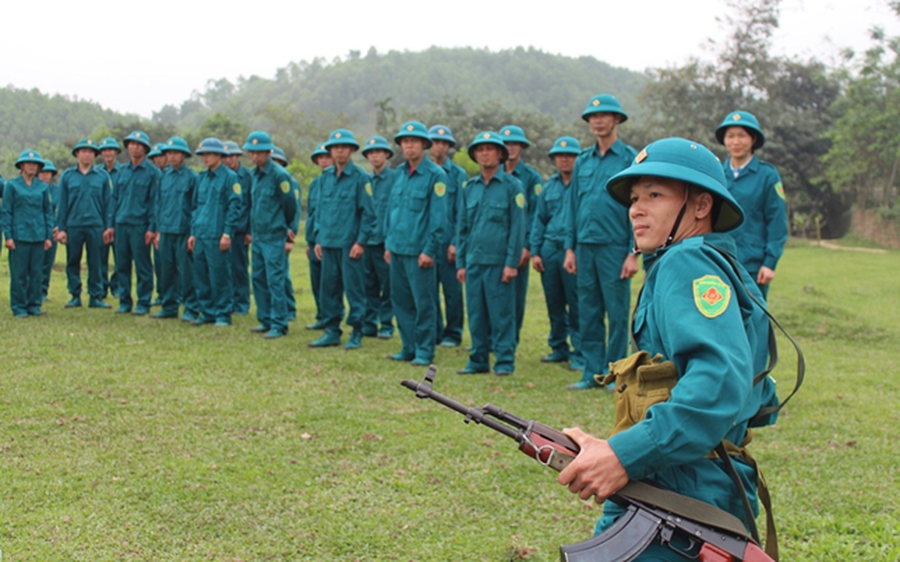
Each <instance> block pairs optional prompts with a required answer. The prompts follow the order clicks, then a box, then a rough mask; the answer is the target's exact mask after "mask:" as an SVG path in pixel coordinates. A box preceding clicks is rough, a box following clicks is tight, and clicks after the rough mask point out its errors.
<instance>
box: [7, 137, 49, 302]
mask: <svg viewBox="0 0 900 562" xmlns="http://www.w3.org/2000/svg"><path fill="white" fill-rule="evenodd" d="M43 167H44V159H43V158H41V155H40V154H39V153H38V152H37V151H35V150H26V151H25V152H23V153H22V154H20V155H19V158H18V160H16V168H18V169H19V170H20V172H21V173H20V175H19V177H17V178H13V179H11V180H9V181H8V182H6V185H4V186H3V205H2V206H0V228H2V229H3V235H4V237H5V238H6V247H7V248H8V249H9V252H8V254H9V304H10V308H12V313H13V315H14V316H15V317H16V318H27V317H28V316H40V315H41V314H44V313H43V311H41V271H42V268H43V266H44V252H46V251H47V250H49V249H50V246H51V245H52V244H53V242H52V241H51V239H52V238H53V222H54V221H53V213H52V211H51V208H50V194H49V192H48V188H47V184H46V183H44V182H43V181H42V180H41V179H40V178H38V177H37V175H38V173H39V172H40V171H41V168H43Z"/></svg>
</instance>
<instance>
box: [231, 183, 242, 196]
mask: <svg viewBox="0 0 900 562" xmlns="http://www.w3.org/2000/svg"><path fill="white" fill-rule="evenodd" d="M231 189H232V190H233V191H234V193H235V195H240V194H241V184H239V183H236V184H234V185H232V186H231Z"/></svg>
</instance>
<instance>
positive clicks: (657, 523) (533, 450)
mask: <svg viewBox="0 0 900 562" xmlns="http://www.w3.org/2000/svg"><path fill="white" fill-rule="evenodd" d="M435 374H437V367H435V366H434V365H431V366H430V367H429V368H428V372H427V373H426V374H425V378H424V379H423V380H422V382H416V381H413V380H409V379H407V380H404V381H402V382H401V383H400V384H402V385H403V386H405V387H406V388H408V389H410V390H412V391H414V392H415V393H416V397H417V398H422V399H424V398H429V399H431V400H434V401H435V402H438V403H440V404H442V405H444V406H446V407H448V408H450V409H451V410H455V411H457V412H459V413H460V414H462V415H463V416H465V419H464V421H465V422H466V423H469V422H472V421H474V422H475V423H477V424H481V425H485V426H487V427H489V428H491V429H493V430H494V431H497V432H499V433H502V434H503V435H506V436H507V437H510V438H512V439H513V440H514V441H516V442H517V443H518V444H519V450H520V451H522V452H523V453H525V454H526V455H528V456H529V457H531V458H533V459H534V460H536V461H538V462H539V463H541V464H542V465H544V466H549V467H550V468H552V469H554V470H556V471H562V470H563V469H564V468H566V467H567V466H569V463H571V462H572V461H573V460H574V459H575V457H576V456H577V455H578V452H579V450H580V449H579V447H578V445H576V444H575V442H574V441H572V440H571V439H569V438H568V437H566V435H565V434H563V433H562V432H561V431H559V430H556V429H553V428H552V427H549V426H546V425H544V424H542V423H539V422H536V421H531V420H525V419H522V418H520V417H518V416H515V415H513V414H510V413H509V412H506V411H504V410H501V409H500V408H498V407H496V406H494V405H493V404H485V405H484V406H483V407H481V408H470V407H468V406H466V405H464V404H461V403H459V402H457V401H455V400H453V399H451V398H448V397H446V396H444V395H443V394H440V393H438V392H435V391H434V376H435ZM610 499H611V500H612V501H614V502H616V503H617V504H619V505H621V506H622V507H624V508H625V513H624V514H623V515H622V516H621V517H620V518H619V519H618V520H617V521H616V523H615V524H614V525H613V526H612V527H610V528H609V529H607V530H606V531H605V532H603V533H601V534H599V535H597V536H595V537H593V538H591V539H589V540H586V541H584V542H580V543H576V544H571V545H566V546H561V547H560V548H559V550H560V560H561V561H562V562H629V561H631V560H635V559H636V558H637V557H638V556H639V555H640V553H641V552H643V551H644V550H645V549H646V548H647V547H648V546H650V544H651V543H653V542H654V541H658V542H659V543H661V544H664V545H666V546H668V547H669V548H671V549H672V550H674V551H676V552H679V553H681V554H682V555H684V556H687V557H690V558H693V559H696V560H699V561H700V562H774V561H773V560H772V558H769V557H768V556H767V555H766V554H765V553H764V552H763V551H762V549H760V548H759V545H757V544H756V542H755V541H753V539H751V538H750V537H749V535H748V534H747V531H746V529H745V528H744V525H743V523H741V521H740V520H739V519H737V518H736V517H734V516H733V515H731V514H729V513H726V512H724V511H722V510H719V509H717V508H715V507H713V506H711V505H709V504H706V503H703V502H700V501H698V500H695V499H693V498H689V497H686V496H682V495H679V494H676V493H675V492H671V491H669V490H663V489H661V488H658V487H655V486H653V485H651V484H648V483H645V482H631V483H629V484H628V485H627V486H626V487H625V488H623V489H622V490H620V491H619V492H618V493H616V494H614V495H613V496H612V497H610ZM676 534H677V536H678V537H679V539H680V540H679V541H677V542H678V544H679V545H682V544H684V545H687V546H686V547H685V548H681V547H676V546H675V545H674V544H673V543H672V538H673V537H674V536H676Z"/></svg>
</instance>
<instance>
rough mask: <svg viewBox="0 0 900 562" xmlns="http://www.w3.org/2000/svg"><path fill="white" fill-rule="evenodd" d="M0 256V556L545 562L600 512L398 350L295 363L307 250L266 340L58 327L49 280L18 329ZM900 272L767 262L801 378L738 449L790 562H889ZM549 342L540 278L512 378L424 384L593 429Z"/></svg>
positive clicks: (59, 287)
mask: <svg viewBox="0 0 900 562" xmlns="http://www.w3.org/2000/svg"><path fill="white" fill-rule="evenodd" d="M64 254H65V250H64V249H63V248H61V249H60V254H59V257H58V260H59V262H60V264H61V262H62V260H63V259H64ZM2 258H3V259H2V265H0V287H2V290H0V306H2V311H0V332H2V334H3V340H4V342H3V354H2V363H0V365H2V366H0V370H2V375H0V400H2V403H0V424H2V426H0V474H2V477H0V483H2V484H0V551H2V560H3V561H13V560H39V561H46V560H91V561H93V560H120V559H125V560H207V559H212V560H403V561H407V560H415V561H430V560H438V561H443V560H476V561H506V560H557V559H558V554H557V552H558V550H557V548H558V546H559V545H560V544H565V543H572V542H576V541H579V540H583V539H586V538H587V537H588V536H589V534H590V532H591V529H592V528H593V525H594V522H595V521H596V519H597V518H598V516H599V508H598V507H597V506H595V505H594V504H591V503H584V502H581V501H580V500H578V499H577V498H576V497H574V496H572V495H571V494H569V493H568V492H567V490H566V489H565V488H563V487H561V486H559V485H558V484H556V482H555V477H556V473H554V472H552V471H550V470H549V469H545V468H543V467H541V466H540V465H538V464H537V463H535V462H533V461H531V460H530V459H528V458H527V457H525V456H524V455H522V454H521V453H519V452H518V451H516V449H515V445H514V443H513V442H512V441H508V440H506V439H505V438H503V437H501V436H499V435H496V434H493V433H491V432H490V431H489V430H487V429H486V428H483V427H476V426H469V425H466V424H464V423H462V419H461V417H460V416H458V415H456V414H454V413H452V412H450V411H449V410H446V409H443V408H441V407H439V406H438V405H437V404H435V403H432V402H424V401H418V400H415V398H414V396H413V394H412V393H411V392H409V391H408V390H406V389H404V388H402V387H401V386H400V384H399V382H400V380H401V379H403V378H416V379H420V378H421V377H422V375H423V374H424V372H423V370H421V369H416V368H413V367H410V366H407V365H398V364H396V363H393V362H390V361H388V360H386V359H384V358H383V356H384V355H385V354H386V353H393V352H396V351H397V350H398V349H399V347H398V346H399V343H398V341H397V340H396V339H395V340H393V341H389V342H384V341H378V340H371V339H367V340H365V343H364V347H363V349H361V350H358V351H354V352H350V351H344V350H343V349H335V348H331V349H327V350H310V349H307V347H306V343H307V342H308V341H310V340H312V339H313V338H314V337H316V336H317V335H318V334H317V333H313V332H308V331H305V330H303V329H302V326H303V324H305V323H307V322H308V321H310V320H311V318H312V316H313V301H312V296H311V295H310V293H309V290H308V274H307V269H306V262H305V260H304V259H303V256H302V255H301V254H300V253H295V255H294V256H293V257H292V261H293V269H292V271H293V277H294V282H295V285H296V287H297V293H298V294H297V298H298V306H299V307H300V311H299V320H298V321H297V322H296V323H294V324H292V326H291V333H290V334H289V335H288V337H286V338H282V339H280V340H276V341H264V340H262V339H261V338H260V337H259V336H255V335H253V334H251V333H250V332H249V331H248V328H250V327H252V326H253V325H254V324H255V321H254V318H252V317H238V318H235V323H234V325H233V326H232V327H231V328H228V329H214V328H210V327H204V328H193V327H190V326H187V325H185V324H183V323H181V322H177V321H171V320H169V321H158V320H153V319H150V318H146V317H143V318H137V317H132V316H120V315H114V314H112V312H111V311H100V310H93V309H86V308H85V309H78V310H64V309H63V304H64V303H65V301H66V300H67V294H66V291H65V277H64V274H63V273H62V270H61V267H59V266H57V269H58V271H55V272H54V278H53V285H52V288H51V297H52V299H53V300H52V302H49V303H47V304H46V306H45V310H46V311H47V313H48V314H47V315H46V316H44V317H40V318H30V319H27V320H15V319H13V318H12V315H11V314H10V313H9V309H8V292H7V287H8V279H9V276H8V268H7V264H6V252H5V251H4V255H3V256H2ZM898 276H900V253H898V252H890V253H887V254H868V253H854V252H835V251H830V250H827V249H824V248H817V247H809V246H807V245H805V244H801V243H795V244H792V246H791V247H790V248H789V249H788V250H787V252H786V254H785V256H784V259H783V260H782V264H781V266H780V267H779V273H778V278H777V280H776V282H775V285H774V288H773V290H772V293H771V296H770V304H771V308H772V310H773V312H774V313H775V314H776V315H777V316H778V317H779V318H780V319H781V320H782V321H783V323H784V324H785V325H786V327H787V328H788V329H789V330H790V331H791V332H792V333H793V334H794V335H795V336H796V338H797V339H798V341H799V342H800V344H801V345H802V346H803V349H804V351H805V353H806V358H807V380H806V384H805V386H804V388H803V390H802V391H801V393H800V394H799V395H798V396H797V398H796V399H795V400H794V402H792V403H791V404H790V405H789V406H788V407H787V408H786V410H785V411H784V412H783V414H782V416H781V418H780V421H779V424H778V425H777V426H775V427H773V428H769V429H767V430H764V431H760V432H758V433H757V438H756V439H755V440H754V443H753V445H752V450H753V453H754V455H755V457H756V458H757V459H758V460H759V462H760V463H761V465H762V467H763V469H764V471H765V473H766V476H767V479H768V481H769V484H770V486H771V488H772V490H773V493H774V502H775V515H776V520H777V522H778V524H779V527H780V529H779V530H780V536H781V547H782V553H783V556H782V560H809V561H822V560H867V561H868V560H898V559H900V546H898V545H900V523H898V521H900V469H898V465H900V463H898V462H897V443H898V440H897V435H896V433H897V428H898V427H900V423H898V407H900V382H898V377H897V360H898V357H900V354H898V344H900V327H898V325H897V320H898V318H900V291H898V286H900V282H898ZM633 289H634V291H635V292H636V291H637V289H638V284H637V283H635V285H634V287H633ZM546 332H547V320H546V310H545V307H544V304H543V297H542V293H541V287H540V282H539V278H538V276H537V275H535V274H532V277H531V291H530V294H529V302H528V311H527V320H526V326H525V329H524V332H523V336H522V344H521V345H520V347H519V352H518V357H517V370H516V373H515V375H514V376H512V377H509V378H507V379H498V378H496V377H493V376H487V375H486V376H481V377H459V376H456V375H453V374H452V373H453V371H455V370H456V369H458V368H461V367H462V366H463V365H464V364H465V358H466V352H465V351H464V350H463V349H462V348H458V349H449V350H448V349H439V351H438V356H437V359H436V363H437V364H438V366H439V368H440V370H439V372H438V378H437V383H436V388H437V389H438V390H439V391H441V392H443V393H445V394H448V395H450V396H452V397H455V398H457V399H459V400H461V401H463V402H465V403H468V404H470V405H482V404H484V403H485V402H492V403H494V404H497V405H498V406H501V407H503V408H505V409H507V410H509V411H512V412H514V413H516V414H518V415H520V416H522V417H527V418H534V419H538V420H541V421H543V422H544V423H547V424H549V425H552V426H556V427H566V426H580V427H583V428H585V429H587V430H590V431H592V432H594V433H597V434H604V433H605V432H606V431H608V430H609V428H610V426H611V421H612V415H613V409H612V396H610V395H608V394H607V393H605V392H599V391H597V392H583V393H573V392H568V391H566V390H565V385H566V384H567V383H569V382H572V381H573V380H575V379H576V378H577V375H575V374H573V373H570V372H568V371H566V370H565V369H563V368H562V367H559V366H550V367H547V366H544V365H541V364H540V363H539V362H538V358H539V357H540V356H541V355H543V354H545V353H546V352H547V351H548V349H547V347H546V341H545V340H546ZM345 339H346V336H345ZM781 352H782V361H781V364H780V367H779V369H778V371H777V372H776V373H775V377H776V378H777V379H778V380H779V382H780V383H781V391H782V394H786V393H787V391H788V388H787V387H788V385H789V384H791V381H792V378H793V372H792V371H793V355H792V353H791V351H790V348H789V346H788V345H787V343H786V341H782V342H781Z"/></svg>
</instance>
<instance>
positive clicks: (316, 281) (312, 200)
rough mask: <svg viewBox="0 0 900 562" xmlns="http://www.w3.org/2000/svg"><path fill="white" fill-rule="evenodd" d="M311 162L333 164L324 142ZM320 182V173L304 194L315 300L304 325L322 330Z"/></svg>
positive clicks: (327, 166)
mask: <svg viewBox="0 0 900 562" xmlns="http://www.w3.org/2000/svg"><path fill="white" fill-rule="evenodd" d="M310 158H311V159H312V161H313V164H315V165H316V166H318V167H319V170H320V171H321V172H324V171H325V170H327V169H328V168H330V167H331V166H333V165H334V160H332V158H331V154H330V153H329V152H328V149H326V148H325V144H324V143H322V144H319V145H318V146H316V149H315V150H314V151H313V153H312V154H311V155H310ZM321 184H322V176H321V174H320V175H318V176H316V177H315V179H313V180H312V181H311V182H310V183H309V191H308V193H307V196H306V201H307V203H306V230H305V235H306V236H305V237H306V257H307V259H309V279H310V286H311V287H312V293H313V300H315V302H316V320H315V322H313V323H312V324H308V325H307V326H306V329H307V330H324V329H325V326H326V325H325V316H324V314H323V313H322V305H321V303H320V299H321V294H322V260H320V259H319V258H318V257H317V256H316V252H315V251H314V250H315V247H316V203H317V201H318V198H319V187H320V186H321ZM343 316H344V308H343V303H341V317H343Z"/></svg>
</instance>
